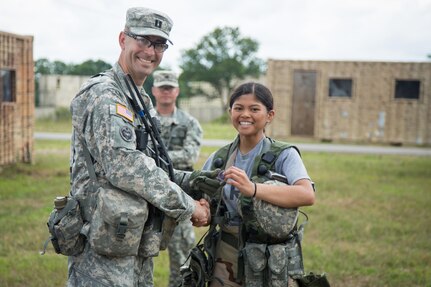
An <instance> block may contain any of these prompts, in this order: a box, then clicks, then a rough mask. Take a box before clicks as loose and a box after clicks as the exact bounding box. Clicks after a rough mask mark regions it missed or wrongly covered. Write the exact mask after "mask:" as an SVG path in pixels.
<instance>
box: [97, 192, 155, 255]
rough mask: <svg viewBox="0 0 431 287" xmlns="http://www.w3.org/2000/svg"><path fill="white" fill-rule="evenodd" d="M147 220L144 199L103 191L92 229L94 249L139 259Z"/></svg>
mask: <svg viewBox="0 0 431 287" xmlns="http://www.w3.org/2000/svg"><path fill="white" fill-rule="evenodd" d="M147 217H148V208H147V202H146V201H145V200H144V199H141V198H138V197H136V196H133V195H131V194H128V193H125V192H122V191H120V190H112V189H103V188H100V189H99V193H98V195H97V206H96V209H95V211H94V214H93V218H92V220H91V226H90V236H89V242H90V244H91V247H92V248H93V249H94V251H95V252H96V253H97V254H100V255H105V256H112V257H124V256H136V255H137V254H138V248H139V242H140V241H141V237H142V231H143V230H144V226H145V221H146V220H147Z"/></svg>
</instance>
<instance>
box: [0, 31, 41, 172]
mask: <svg viewBox="0 0 431 287" xmlns="http://www.w3.org/2000/svg"><path fill="white" fill-rule="evenodd" d="M33 67H34V63H33V36H21V35H16V34H11V33H7V32H0V166H1V165H6V164H10V163H15V162H26V163H30V162H32V159H33V156H32V154H33V128H34V71H33Z"/></svg>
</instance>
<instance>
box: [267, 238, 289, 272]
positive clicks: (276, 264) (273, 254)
mask: <svg viewBox="0 0 431 287" xmlns="http://www.w3.org/2000/svg"><path fill="white" fill-rule="evenodd" d="M268 251H269V259H268V265H269V268H270V269H271V271H272V272H273V273H275V274H280V273H281V272H283V271H284V268H286V257H287V255H286V246H285V245H284V244H274V245H269V246H268Z"/></svg>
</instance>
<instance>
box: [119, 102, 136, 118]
mask: <svg viewBox="0 0 431 287" xmlns="http://www.w3.org/2000/svg"><path fill="white" fill-rule="evenodd" d="M115 112H116V113H117V115H120V116H122V117H123V118H125V119H127V120H129V121H131V122H133V117H134V115H133V112H132V111H130V110H129V109H127V108H126V107H125V106H123V105H121V104H116V106H115Z"/></svg>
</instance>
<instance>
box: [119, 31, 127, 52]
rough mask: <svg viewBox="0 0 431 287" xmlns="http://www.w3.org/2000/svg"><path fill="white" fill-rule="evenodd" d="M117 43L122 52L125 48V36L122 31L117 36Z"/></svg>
mask: <svg viewBox="0 0 431 287" xmlns="http://www.w3.org/2000/svg"><path fill="white" fill-rule="evenodd" d="M118 43H119V44H120V47H121V50H122V51H123V50H124V49H125V48H126V34H124V32H123V31H121V32H120V35H118Z"/></svg>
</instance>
